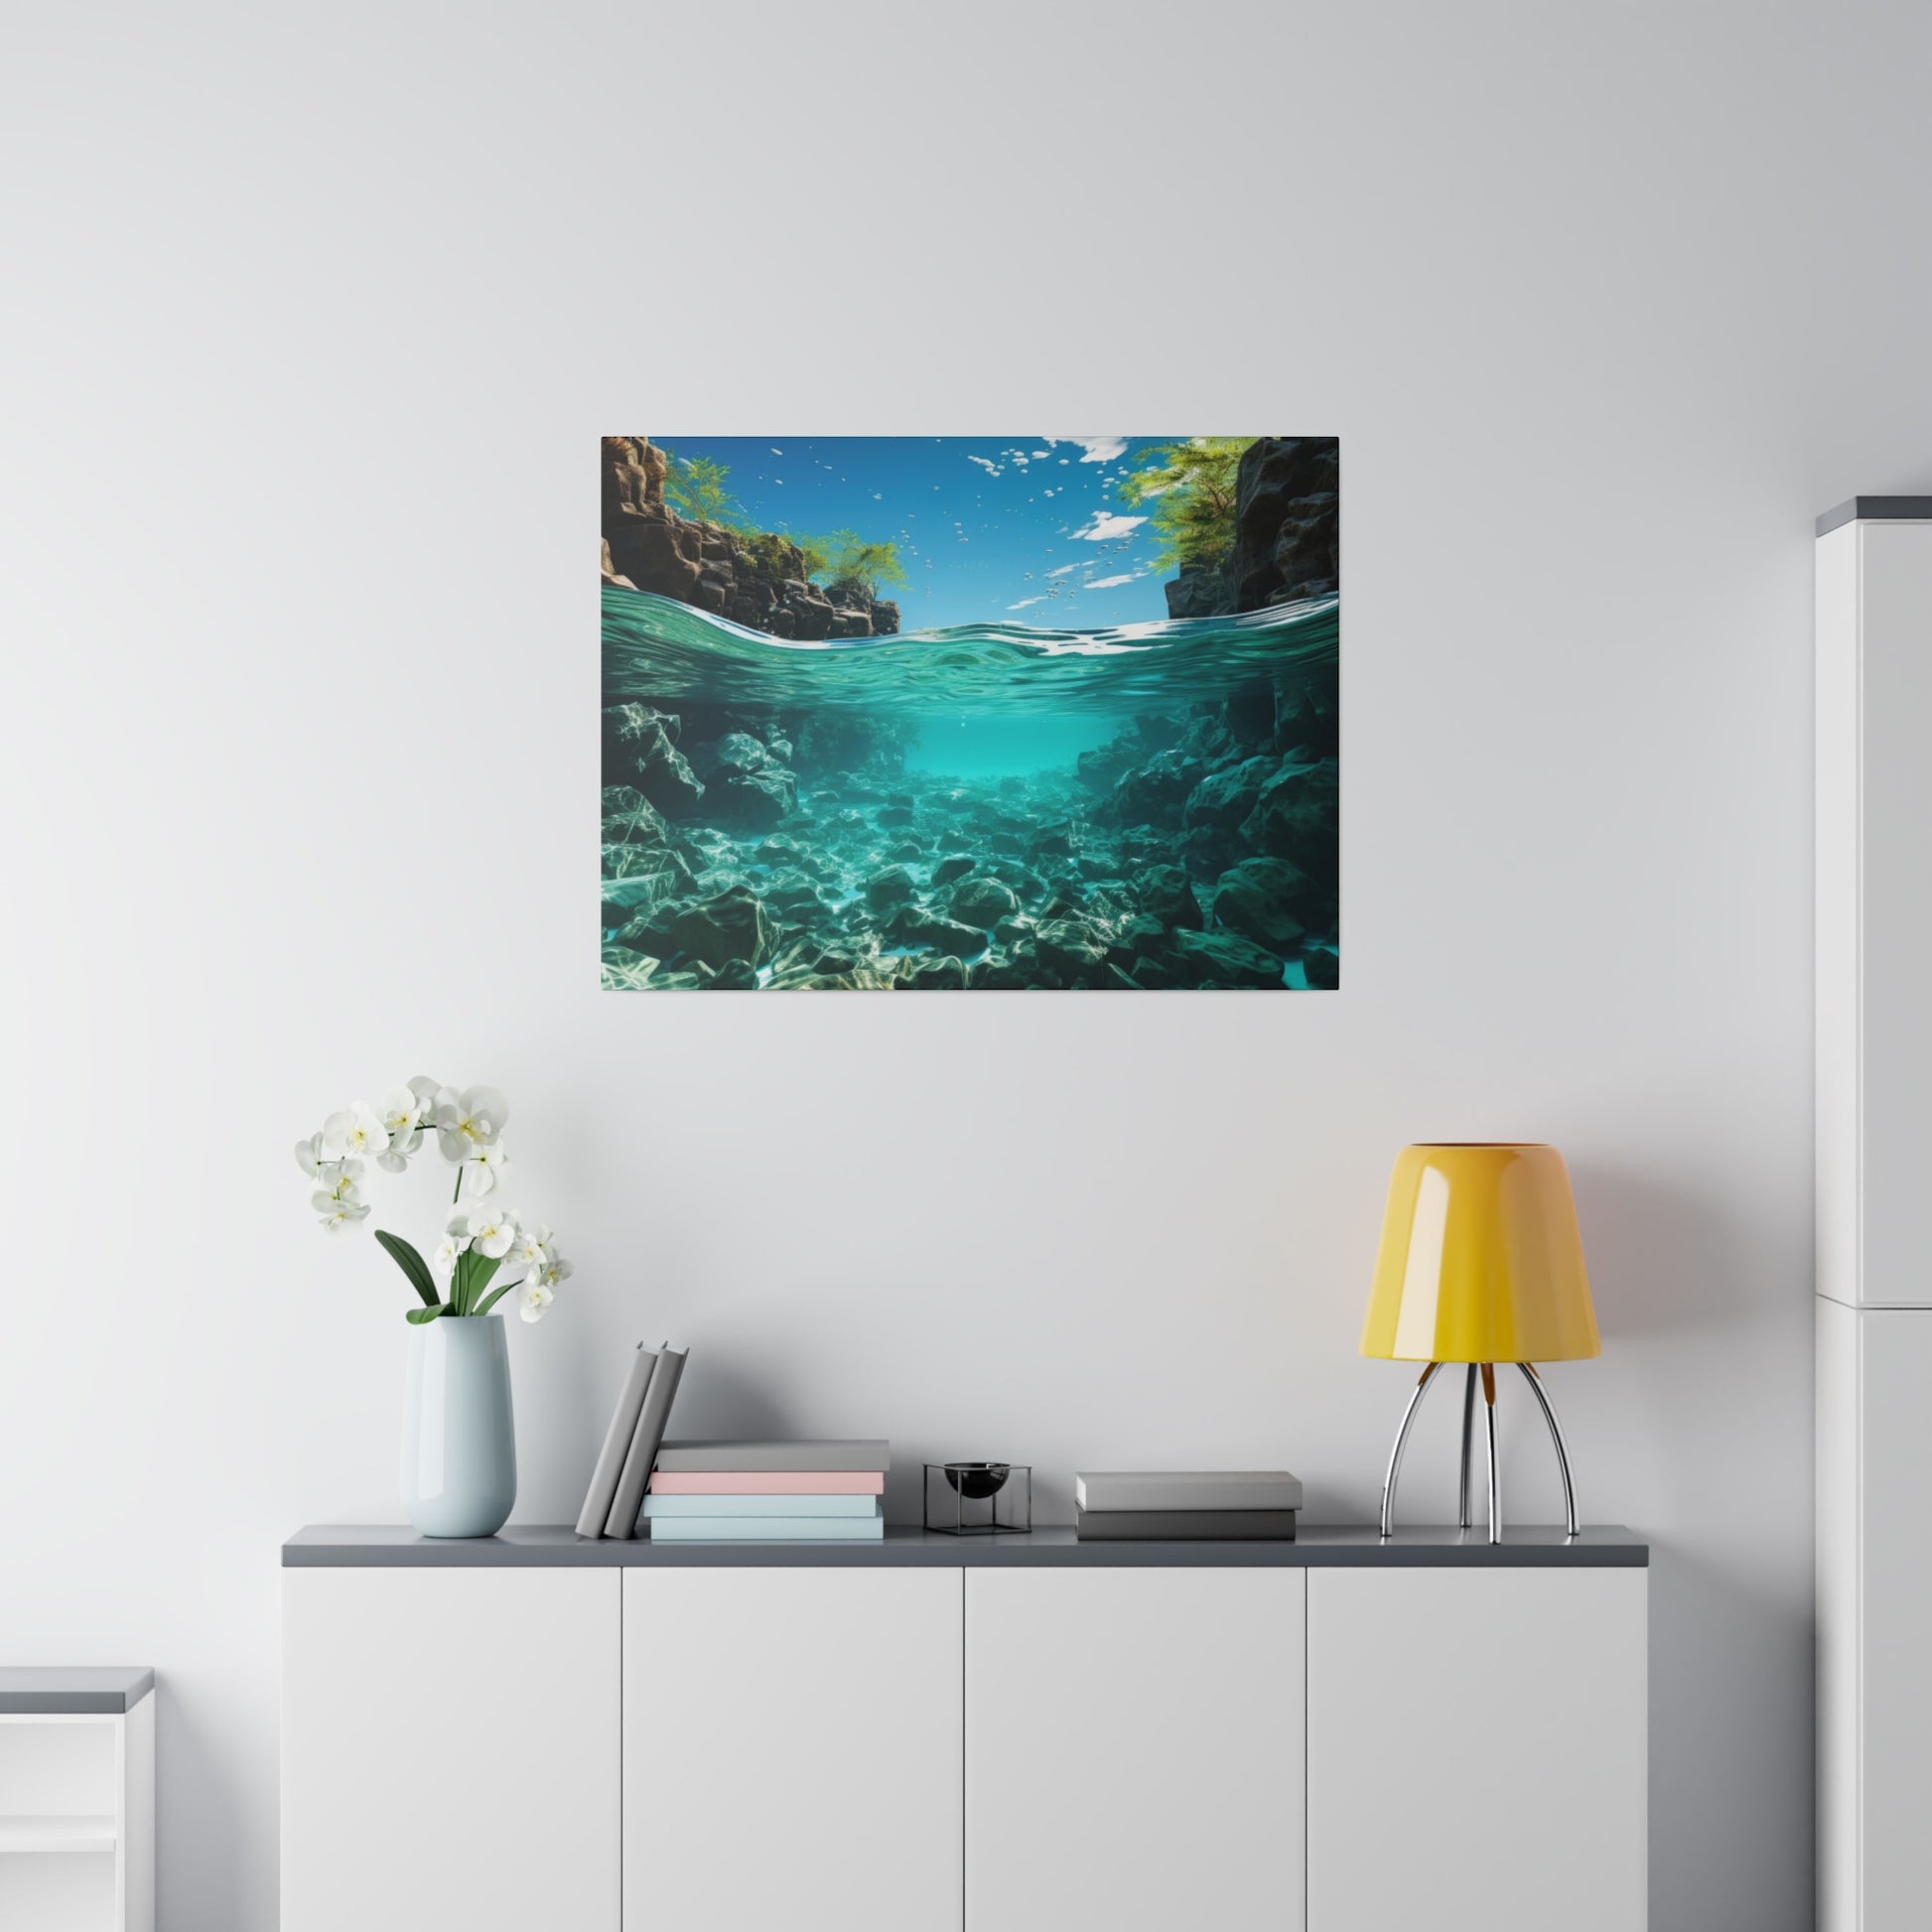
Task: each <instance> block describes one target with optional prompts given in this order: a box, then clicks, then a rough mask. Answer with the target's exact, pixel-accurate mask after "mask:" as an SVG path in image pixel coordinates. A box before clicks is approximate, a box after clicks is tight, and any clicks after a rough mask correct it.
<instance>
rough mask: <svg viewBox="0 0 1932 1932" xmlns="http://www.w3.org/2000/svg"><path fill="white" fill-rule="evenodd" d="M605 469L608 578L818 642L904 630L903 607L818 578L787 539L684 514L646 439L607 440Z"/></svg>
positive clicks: (659, 456) (659, 454) (859, 587)
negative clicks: (670, 497) (673, 502)
mask: <svg viewBox="0 0 1932 1932" xmlns="http://www.w3.org/2000/svg"><path fill="white" fill-rule="evenodd" d="M603 467H604V477H603V497H604V501H603V518H604V554H603V575H604V581H605V582H606V583H607V584H620V585H622V586H624V587H625V588H627V589H630V590H636V591H654V592H655V593H656V594H657V595H658V596H659V597H674V598H676V599H677V601H678V602H679V603H680V604H690V605H695V606H696V607H697V608H698V609H699V610H700V611H709V612H710V613H711V614H712V615H713V616H714V617H719V618H729V619H730V620H731V621H732V622H733V623H738V624H743V625H744V626H745V628H746V629H748V630H763V631H767V632H769V633H770V635H772V636H774V637H796V638H799V639H801V640H803V641H807V642H817V641H818V640H820V639H821V638H826V637H884V636H888V635H891V634H892V633H894V632H896V631H897V629H898V606H897V604H894V603H892V602H890V601H889V600H886V599H882V598H875V597H874V596H873V595H872V593H871V592H870V591H869V590H868V589H867V588H866V587H865V586H864V585H863V584H856V583H845V584H834V585H832V586H831V587H830V588H829V589H824V588H821V587H820V586H819V585H817V584H814V583H813V582H811V579H810V574H809V573H808V571H807V569H806V566H805V557H804V553H803V552H802V551H801V550H800V549H799V548H798V546H797V545H796V544H795V543H792V542H790V541H788V540H787V539H786V538H785V537H784V536H782V535H780V534H778V533H776V532H774V531H759V532H757V533H754V534H747V533H746V532H744V531H741V530H732V529H727V528H725V527H724V525H722V524H718V523H702V522H695V521H693V520H692V519H690V518H688V517H684V516H680V515H679V514H678V512H677V511H676V510H675V509H673V508H672V507H671V506H670V504H668V503H667V502H665V500H664V479H665V477H666V475H667V474H668V471H669V463H668V460H667V459H666V457H665V455H664V452H663V451H662V450H660V449H658V448H657V447H656V446H655V445H654V444H652V442H651V441H650V439H649V438H648V437H644V436H607V437H606V438H605V439H604V466H603Z"/></svg>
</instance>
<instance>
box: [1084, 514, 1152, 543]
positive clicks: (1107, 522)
mask: <svg viewBox="0 0 1932 1932" xmlns="http://www.w3.org/2000/svg"><path fill="white" fill-rule="evenodd" d="M1146 521H1147V518H1146V517H1144V516H1116V515H1115V514H1114V513H1113V512H1112V511H1111V510H1095V511H1094V513H1093V521H1092V522H1091V523H1089V524H1088V525H1087V527H1086V528H1085V529H1084V530H1072V531H1069V532H1068V534H1069V535H1071V536H1076V537H1078V538H1080V539H1081V540H1082V541H1083V542H1086V543H1112V542H1114V541H1115V540H1116V539H1117V538H1120V537H1129V536H1132V535H1133V534H1134V532H1135V531H1136V530H1138V529H1139V528H1140V527H1141V525H1142V524H1143V523H1145V522H1146Z"/></svg>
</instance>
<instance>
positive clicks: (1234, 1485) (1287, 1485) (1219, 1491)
mask: <svg viewBox="0 0 1932 1932" xmlns="http://www.w3.org/2000/svg"><path fill="white" fill-rule="evenodd" d="M1073 1500H1074V1501H1075V1502H1076V1503H1078V1504H1079V1505H1080V1507H1081V1508H1082V1509H1300V1508H1301V1507H1302V1480H1301V1478H1300V1477H1299V1476H1292V1475H1290V1474H1289V1472H1288V1471H1287V1470H1286V1469H1154V1470H1148V1471H1144V1472H1142V1473H1139V1474H1135V1473H1130V1472H1127V1471H1124V1470H1108V1471H1105V1472H1103V1473H1099V1474H1095V1475H1076V1476H1075V1477H1074V1478H1073Z"/></svg>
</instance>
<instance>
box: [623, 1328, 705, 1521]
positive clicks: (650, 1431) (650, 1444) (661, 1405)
mask: <svg viewBox="0 0 1932 1932" xmlns="http://www.w3.org/2000/svg"><path fill="white" fill-rule="evenodd" d="M690 1352H691V1351H690V1350H689V1349H688V1348H673V1347H672V1346H671V1345H670V1343H669V1342H666V1343H665V1344H664V1346H663V1347H662V1348H660V1349H659V1350H658V1351H657V1361H656V1363H655V1365H654V1366H653V1367H652V1369H651V1372H650V1387H649V1388H647V1389H646V1390H645V1391H644V1406H643V1407H642V1408H641V1409H639V1410H638V1411H637V1427H636V1428H635V1429H634V1430H632V1431H631V1434H630V1448H629V1449H628V1450H626V1451H625V1454H624V1458H623V1473H622V1474H621V1476H619V1477H618V1493H617V1494H616V1495H615V1496H614V1497H613V1498H612V1499H611V1514H610V1516H609V1518H608V1519H607V1520H606V1522H605V1525H604V1534H605V1535H606V1536H615V1537H618V1538H620V1539H622V1538H626V1537H634V1536H635V1535H636V1534H637V1515H638V1512H639V1511H640V1510H641V1509H642V1508H643V1506H644V1484H645V1483H647V1482H648V1481H649V1480H650V1465H651V1464H652V1463H653V1462H654V1461H656V1459H657V1449H658V1445H659V1444H660V1443H662V1442H663V1440H664V1425H665V1424H666V1423H667V1422H669V1421H670V1419H671V1401H672V1398H673V1397H675V1396H676V1394H677V1382H678V1377H679V1376H680V1375H682V1374H683V1373H684V1360H685V1357H686V1356H687V1355H689V1354H690Z"/></svg>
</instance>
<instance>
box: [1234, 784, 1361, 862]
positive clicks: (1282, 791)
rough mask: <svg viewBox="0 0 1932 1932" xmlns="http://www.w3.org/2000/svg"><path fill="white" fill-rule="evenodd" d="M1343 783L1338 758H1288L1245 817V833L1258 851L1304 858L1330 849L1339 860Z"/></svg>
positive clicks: (1243, 823)
mask: <svg viewBox="0 0 1932 1932" xmlns="http://www.w3.org/2000/svg"><path fill="white" fill-rule="evenodd" d="M1338 798H1339V786H1338V784H1337V780H1336V771H1335V760H1334V759H1319V760H1317V761H1316V762H1315V763H1313V764H1304V763H1298V762H1296V761H1295V760H1294V759H1283V761H1282V764H1281V767H1280V769H1279V770H1278V771H1277V773H1276V775H1275V776H1274V777H1272V778H1271V779H1269V781H1268V782H1267V784H1265V785H1264V786H1263V787H1262V788H1261V792H1260V795H1259V796H1258V797H1257V798H1256V800H1255V808H1254V810H1253V811H1252V812H1251V813H1249V815H1248V817H1247V818H1246V819H1245V820H1244V821H1243V822H1242V826H1241V836H1242V837H1243V838H1244V839H1246V840H1247V841H1248V843H1249V844H1250V845H1251V846H1253V847H1254V848H1255V850H1256V851H1257V852H1266V853H1272V854H1274V855H1275V856H1276V857H1277V858H1283V859H1296V860H1298V861H1299V860H1301V859H1303V858H1304V857H1305V855H1306V856H1308V857H1310V858H1312V857H1313V856H1314V855H1317V854H1325V855H1327V859H1328V864H1329V866H1330V867H1332V865H1333V854H1334V849H1335V830H1336V814H1337V807H1338Z"/></svg>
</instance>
